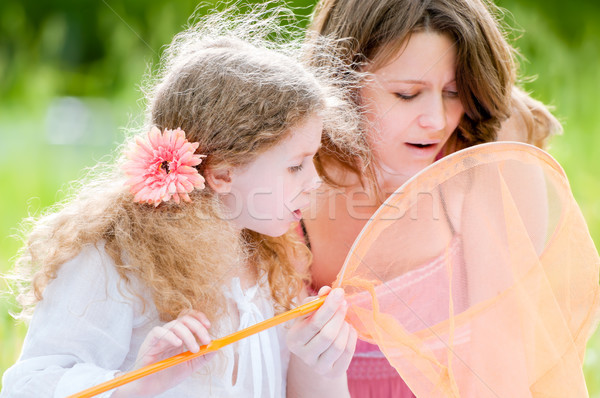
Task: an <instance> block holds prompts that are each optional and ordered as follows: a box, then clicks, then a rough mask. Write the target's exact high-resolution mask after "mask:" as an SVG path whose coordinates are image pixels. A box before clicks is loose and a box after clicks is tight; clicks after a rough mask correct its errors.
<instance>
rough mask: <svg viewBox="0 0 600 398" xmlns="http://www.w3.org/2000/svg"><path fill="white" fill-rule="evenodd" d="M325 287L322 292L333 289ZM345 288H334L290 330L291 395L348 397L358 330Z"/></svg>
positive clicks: (289, 369)
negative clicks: (351, 318)
mask: <svg viewBox="0 0 600 398" xmlns="http://www.w3.org/2000/svg"><path fill="white" fill-rule="evenodd" d="M329 290H330V288H329V287H324V288H322V289H321V291H320V292H319V293H320V295H323V294H326V293H327V292H329ZM346 310H347V303H346V301H345V299H344V295H343V290H342V289H334V290H333V291H331V293H330V294H329V296H328V297H327V299H326V300H325V302H324V303H323V305H322V306H321V308H319V309H318V310H317V311H316V312H315V313H313V314H311V315H309V316H307V317H305V318H302V319H299V320H297V321H296V323H294V325H293V326H292V327H291V328H290V330H289V332H288V334H287V343H288V347H289V349H290V352H291V358H290V364H289V368H288V378H287V396H288V397H294V398H296V397H315V396H323V395H329V394H330V395H331V396H335V397H347V396H349V393H348V384H347V379H346V370H347V368H348V365H349V364H350V360H351V359H352V355H353V354H354V348H355V345H356V337H357V334H356V331H355V330H354V329H353V328H352V327H351V326H350V325H349V324H348V323H347V322H346V321H345V319H344V318H345V316H346Z"/></svg>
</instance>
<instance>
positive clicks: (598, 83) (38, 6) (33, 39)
mask: <svg viewBox="0 0 600 398" xmlns="http://www.w3.org/2000/svg"><path fill="white" fill-rule="evenodd" d="M244 3H248V2H247V1H244ZM203 4H204V6H203V7H201V11H199V12H202V10H207V9H210V8H211V7H213V6H214V5H215V2H213V1H205V2H204V3H203ZM288 4H289V5H291V6H294V7H297V8H296V12H297V13H298V14H301V15H308V14H309V13H310V11H311V8H312V5H313V4H314V0H297V1H288ZM498 4H499V5H500V6H502V7H505V8H506V9H508V10H510V13H507V14H506V15H505V17H504V20H505V22H506V23H508V24H509V25H511V26H513V27H517V30H515V31H513V32H512V34H511V36H512V37H514V38H516V37H519V36H520V37H519V38H518V40H516V41H515V46H517V47H519V49H520V52H521V53H522V54H523V56H524V60H523V62H522V64H521V66H522V74H523V75H524V76H537V79H536V80H533V81H530V82H525V83H524V87H525V88H526V89H527V90H528V91H530V92H532V93H533V96H534V97H535V98H537V99H540V100H542V101H543V102H545V103H550V104H552V105H554V106H555V113H556V114H557V115H558V116H559V118H560V119H561V121H562V122H563V123H564V127H565V134H564V135H563V136H562V137H558V138H556V139H555V140H554V142H553V144H552V147H551V153H552V154H553V155H554V156H555V157H556V158H557V159H558V160H559V162H560V163H561V164H562V165H563V167H564V168H565V171H566V172H567V175H568V176H569V180H570V182H571V186H572V189H573V193H574V195H575V198H576V199H577V200H578V202H579V204H580V206H581V208H582V211H583V213H584V216H585V217H586V220H587V221H588V225H589V227H590V232H591V234H592V237H593V239H594V240H595V242H596V245H598V244H599V243H600V200H599V199H598V198H600V184H599V183H598V178H597V176H596V175H595V171H596V170H600V158H599V157H598V156H597V155H596V153H597V148H598V147H600V134H598V133H599V132H600V131H599V129H600V112H598V109H599V106H598V105H599V103H598V100H597V91H598V88H600V69H599V68H598V66H597V65H598V61H599V60H600V28H599V27H598V26H597V24H595V22H596V20H597V19H598V16H600V5H599V4H598V3H595V2H587V1H584V0H574V1H573V2H569V3H566V2H563V1H560V0H546V1H544V2H538V1H535V0H498ZM197 5H198V4H197V0H178V1H176V2H173V1H166V0H153V1H148V0H145V1H142V0H127V1H124V2H116V1H113V0H103V1H98V2H80V1H75V0H54V1H52V2H37V1H35V2H34V1H33V0H19V1H17V0H8V1H3V2H0V75H1V76H3V78H2V79H0V187H1V189H2V193H3V195H0V209H2V213H1V214H0V231H1V234H0V272H6V271H7V270H9V269H10V267H11V265H12V263H11V260H10V259H11V257H13V256H14V255H15V254H16V252H17V250H18V248H19V246H20V242H19V240H18V239H15V238H12V237H11V235H14V234H15V233H16V232H17V230H18V227H19V222H20V221H21V220H22V219H23V218H24V217H26V216H27V215H28V214H39V213H40V211H42V210H43V209H44V208H46V207H47V206H49V205H51V204H52V203H54V202H56V201H57V200H60V199H61V198H62V197H64V194H65V190H66V188H67V186H66V185H65V184H67V183H68V182H69V181H71V180H74V179H77V178H79V177H81V176H82V173H83V172H82V170H83V169H84V168H85V167H90V166H93V165H94V164H95V163H96V162H97V161H98V160H99V159H102V158H103V157H104V156H106V155H107V154H109V153H110V152H111V151H112V150H113V149H114V148H115V146H116V143H118V142H120V141H121V138H122V137H121V133H120V130H119V128H120V127H123V126H127V125H128V123H129V122H130V120H131V118H132V117H137V116H138V115H139V114H140V112H141V108H140V106H139V105H138V104H137V103H136V100H137V99H139V98H140V97H141V93H140V92H139V91H138V89H137V87H138V84H139V82H140V81H141V78H142V76H143V75H144V73H145V72H146V71H147V65H149V64H155V63H156V62H157V61H158V57H159V54H160V51H161V47H162V46H163V45H165V44H167V43H168V42H169V41H170V40H171V38H172V36H173V35H174V34H175V33H177V32H178V31H180V30H181V28H182V27H183V26H184V25H185V24H186V23H187V22H188V17H189V16H190V15H191V14H192V13H193V12H194V10H195V9H196V8H197ZM219 7H223V4H220V5H219ZM0 289H2V291H5V290H6V289H5V286H3V285H2V284H1V283H0ZM0 297H1V301H0V342H1V343H0V344H1V348H0V373H3V372H4V370H5V369H6V368H7V367H8V366H10V365H11V364H12V363H13V362H14V361H15V360H16V358H17V355H18V353H19V351H20V346H21V343H22V339H23V336H24V334H25V330H26V328H25V326H24V325H22V324H20V323H16V322H14V321H13V320H12V319H11V318H10V316H9V315H8V311H9V309H11V310H16V306H15V304H14V299H13V298H10V297H9V296H8V295H4V296H0ZM588 347H589V348H588V350H587V353H586V358H585V372H586V380H587V383H588V388H589V391H590V395H591V396H592V397H596V398H600V376H599V375H600V334H599V333H596V335H595V336H594V337H593V338H592V340H591V341H590V344H589V345H588Z"/></svg>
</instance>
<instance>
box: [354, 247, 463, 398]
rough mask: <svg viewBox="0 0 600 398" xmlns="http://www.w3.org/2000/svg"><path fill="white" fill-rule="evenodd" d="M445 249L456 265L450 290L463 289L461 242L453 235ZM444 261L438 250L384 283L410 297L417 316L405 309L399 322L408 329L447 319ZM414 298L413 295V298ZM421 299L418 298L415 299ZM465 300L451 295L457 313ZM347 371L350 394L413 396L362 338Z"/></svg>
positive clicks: (378, 354) (459, 290)
mask: <svg viewBox="0 0 600 398" xmlns="http://www.w3.org/2000/svg"><path fill="white" fill-rule="evenodd" d="M449 250H450V252H449V253H448V255H449V256H450V259H451V260H450V261H451V262H452V263H453V264H455V265H458V266H456V267H455V268H454V270H455V272H454V274H453V278H452V279H453V281H452V283H453V285H454V286H453V291H454V292H465V291H466V290H465V289H464V288H459V285H463V284H464V283H466V281H465V275H464V274H465V272H464V267H463V266H462V264H464V262H463V258H462V250H461V244H460V239H459V238H458V237H457V236H455V237H454V238H453V239H452V241H451V243H450V247H449ZM446 261H447V257H446V253H442V254H440V255H439V256H438V257H436V258H435V259H434V260H432V261H431V262H429V263H428V264H425V265H424V266H422V267H420V268H418V269H415V270H413V271H410V272H407V273H406V274H404V275H402V276H401V277H399V278H397V279H396V280H394V281H393V282H391V283H388V286H392V288H393V290H394V294H395V295H397V296H399V297H400V298H402V297H403V296H405V297H406V298H408V297H411V298H412V299H413V300H412V303H413V304H412V305H411V307H413V308H415V309H419V316H418V318H417V317H416V316H414V314H413V313H412V312H410V311H408V312H407V314H410V315H409V316H407V318H406V319H403V321H402V324H403V326H404V327H405V328H406V329H407V330H408V331H411V332H416V331H418V330H420V329H423V328H424V327H426V325H427V326H433V325H435V324H436V323H438V322H441V321H443V320H445V319H448V311H449V310H448V308H449V305H448V304H449V302H448V297H449V287H450V286H449V285H450V283H449V280H448V274H447V268H446ZM418 292H427V294H426V295H422V294H421V295H420V294H418ZM381 298H383V297H381ZM415 298H417V299H416V301H415ZM421 298H422V301H421V302H419V301H420V300H419V299H421ZM466 303H467V300H466V297H464V296H463V297H454V305H455V309H456V310H457V312H461V311H463V310H464V309H465V308H466ZM411 315H412V316H411ZM347 374H348V387H349V389H350V395H351V396H352V397H361V398H363V397H367V398H368V397H373V398H379V397H399V398H408V397H414V396H415V395H414V394H413V393H412V392H411V391H410V389H409V387H408V386H407V385H406V383H404V381H403V380H402V378H401V377H400V375H399V374H398V372H397V371H396V369H394V368H393V367H392V366H391V365H390V363H389V362H388V361H387V359H386V358H385V356H384V355H383V353H382V352H381V351H380V350H379V348H378V347H377V346H376V345H374V344H370V343H368V342H366V341H362V340H359V341H358V342H357V344H356V350H355V352H354V357H353V358H352V362H350V366H349V367H348V372H347Z"/></svg>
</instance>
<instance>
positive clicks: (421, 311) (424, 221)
mask: <svg viewBox="0 0 600 398" xmlns="http://www.w3.org/2000/svg"><path fill="white" fill-rule="evenodd" d="M599 265H600V260H599V258H598V253H597V251H596V248H595V247H594V244H593V242H592V240H591V238H590V235H589V232H588V229H587V226H586V224H585V221H584V219H583V217H582V215H581V212H580V210H579V208H578V206H577V204H576V202H575V200H574V199H573V196H572V194H571V191H570V188H569V184H568V182H567V178H566V176H565V174H564V172H563V170H562V168H561V167H560V166H559V165H558V164H557V163H556V161H555V160H554V159H552V158H551V157H550V156H549V155H548V154H547V153H545V152H543V151H541V150H539V149H537V148H535V147H532V146H529V145H525V144H517V143H491V144H484V145H478V146H475V147H472V148H469V149H466V150H463V151H460V152H457V153H455V154H453V155H451V156H448V157H447V158H444V159H442V160H440V161H439V162H436V163H435V164H434V165H432V166H430V167H429V168H427V169H426V170H424V171H423V172H421V173H419V174H418V175H417V176H415V177H414V178H412V179H411V180H410V181H409V182H407V183H406V184H404V185H403V186H402V187H401V188H400V189H399V190H398V191H396V193H394V194H393V195H392V196H391V197H390V198H389V199H388V200H387V201H386V202H385V203H384V205H383V206H382V207H381V208H380V209H379V210H378V212H377V213H375V215H374V216H373V219H372V221H371V222H369V223H368V224H367V225H366V226H365V228H364V229H363V231H362V232H361V234H360V236H359V238H358V239H357V241H356V242H355V244H354V246H353V248H352V250H351V252H350V254H349V255H348V258H347V259H346V262H345V264H344V268H343V269H342V271H341V272H340V274H339V275H338V280H337V281H336V283H335V284H334V286H341V287H343V288H344V289H345V291H346V293H347V296H348V300H349V302H350V309H349V311H348V319H349V320H350V321H351V322H352V324H353V325H354V326H355V328H356V329H357V330H358V332H359V335H360V338H362V339H364V340H366V341H368V342H371V343H374V344H377V345H378V346H379V347H380V349H381V350H382V352H383V353H384V354H385V356H386V357H387V359H388V360H389V361H390V363H391V364H392V365H393V366H394V368H395V369H396V370H397V371H398V373H399V374H400V375H401V376H402V378H403V379H404V380H405V382H406V383H407V384H408V386H409V387H410V388H411V390H412V391H413V392H414V393H415V394H416V395H417V396H418V397H458V396H461V397H528V396H539V397H546V396H555V397H566V396H569V397H576V396H587V391H586V386H585V380H584V377H583V371H582V363H583V355H584V350H585V344H586V342H587V340H588V338H589V337H590V335H591V333H592V332H593V330H594V328H595V327H596V325H597V321H598V318H599V312H598V308H599V284H598V276H599Z"/></svg>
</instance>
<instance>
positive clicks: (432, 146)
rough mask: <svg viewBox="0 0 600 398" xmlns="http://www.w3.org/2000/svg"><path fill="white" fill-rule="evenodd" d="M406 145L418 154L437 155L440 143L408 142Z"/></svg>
mask: <svg viewBox="0 0 600 398" xmlns="http://www.w3.org/2000/svg"><path fill="white" fill-rule="evenodd" d="M404 145H406V147H407V148H408V149H409V150H410V151H411V153H413V154H415V155H417V156H424V157H425V156H435V155H436V154H437V153H438V152H439V151H438V143H412V142H406V143H405V144H404Z"/></svg>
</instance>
